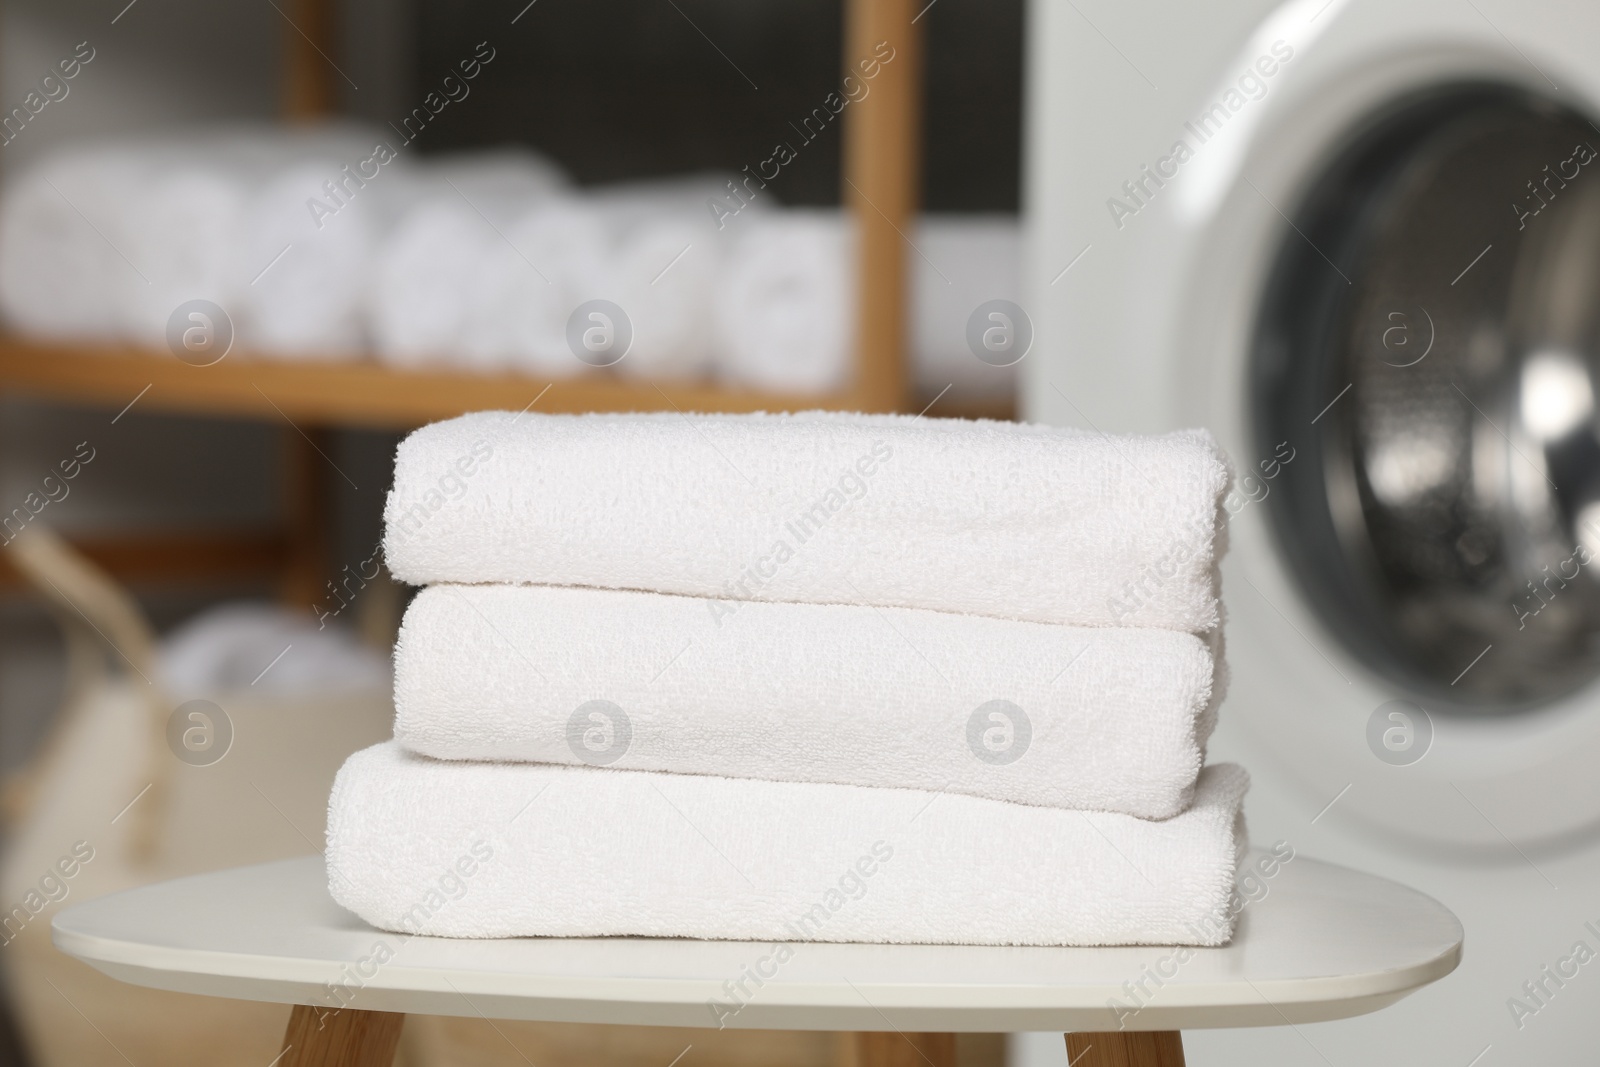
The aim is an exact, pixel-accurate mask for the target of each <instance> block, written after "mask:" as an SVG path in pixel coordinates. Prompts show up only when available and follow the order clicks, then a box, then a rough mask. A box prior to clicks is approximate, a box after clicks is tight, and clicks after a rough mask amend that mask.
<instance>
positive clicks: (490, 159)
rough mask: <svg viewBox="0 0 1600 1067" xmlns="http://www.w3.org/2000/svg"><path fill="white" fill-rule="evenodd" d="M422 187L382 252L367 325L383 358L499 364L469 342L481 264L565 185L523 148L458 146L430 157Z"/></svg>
mask: <svg viewBox="0 0 1600 1067" xmlns="http://www.w3.org/2000/svg"><path fill="white" fill-rule="evenodd" d="M416 181H417V185H418V187H419V193H418V196H417V199H416V202H415V203H413V204H411V205H409V206H408V207H407V208H406V209H405V211H404V213H403V214H402V216H401V218H400V219H399V221H398V222H397V223H396V225H395V227H394V231H393V232H392V233H391V234H390V235H389V236H388V237H387V238H386V239H385V240H384V242H383V245H382V247H381V248H380V250H379V252H378V254H377V262H376V266H375V268H374V282H373V287H372V301H371V333H372V338H373V343H374V345H375V347H376V349H377V353H378V356H379V358H380V359H382V360H384V361H385V362H387V363H391V364H394V365H397V366H407V367H410V366H419V365H424V364H430V363H456V364H465V365H468V366H471V365H474V364H476V365H480V366H484V367H494V366H496V365H503V364H504V363H505V362H506V360H505V358H504V353H501V354H499V355H493V354H491V353H492V352H493V346H492V345H489V344H483V345H480V346H469V345H468V344H467V341H466V337H467V334H468V330H469V325H470V323H471V316H472V315H473V314H474V312H475V310H477V309H476V307H475V299H476V298H475V294H474V290H475V288H476V286H477V285H478V272H479V270H480V269H481V268H482V265H483V262H484V260H485V258H486V257H490V256H493V255H494V254H495V246H496V245H502V244H504V243H505V241H506V240H507V238H506V236H505V234H506V231H507V230H508V229H509V228H510V227H511V226H512V224H513V222H514V221H515V220H516V219H517V218H518V217H519V216H520V215H521V214H522V213H523V212H525V211H527V210H528V209H529V208H531V207H532V206H533V205H535V204H537V203H540V202H542V201H545V200H548V199H549V198H550V197H552V196H554V195H556V194H557V193H558V192H559V191H560V190H561V189H562V188H563V187H564V184H565V178H564V177H563V176H562V174H561V172H560V170H559V169H557V168H556V167H555V165H554V164H553V163H551V162H549V161H548V160H546V159H545V158H544V157H542V156H540V155H538V154H536V153H533V152H526V151H511V150H503V149H497V150H493V151H489V152H472V153H461V154H459V155H451V156H444V157H440V158H438V159H437V160H435V161H432V162H430V163H429V164H427V165H426V167H425V168H424V169H423V170H422V172H421V173H420V174H419V175H418V176H417V179H416Z"/></svg>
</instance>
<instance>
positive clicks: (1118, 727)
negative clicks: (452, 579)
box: [268, 585, 1212, 819]
mask: <svg viewBox="0 0 1600 1067" xmlns="http://www.w3.org/2000/svg"><path fill="white" fill-rule="evenodd" d="M268 654H269V655H270V654H271V653H270V652H269V653H268ZM1211 692H1212V662H1211V653H1210V650H1209V649H1208V648H1207V647H1206V645H1205V643H1204V642H1203V641H1202V640H1201V639H1200V638H1198V637H1195V636H1194V635H1192V634H1183V633H1175V632H1173V631H1171V630H1148V629H1146V630H1126V629H1114V628H1107V629H1089V628H1083V627H1070V626H1054V625H1047V624H1044V623H1032V622H1013V621H1011V620H1007V619H989V618H982V617H980V616H976V615H956V614H952V613H950V612H941V611H923V610H917V609H911V608H874V607H866V606H860V605H853V604H759V603H758V604H747V605H745V606H744V607H742V608H741V609H740V610H739V612H738V615H737V617H736V618H729V619H724V618H723V616H722V614H721V612H720V610H719V605H718V602H717V601H712V600H704V599H701V598H699V597H681V596H664V595H662V594H659V593H640V592H624V591H612V590H601V589H571V588H559V587H551V586H538V585H533V586H527V585H525V586H515V585H459V586H458V585H435V586H430V587H428V588H427V589H424V590H423V591H422V592H421V593H419V594H417V597H416V598H415V599H414V600H413V601H412V602H411V606H410V608H409V609H408V610H407V611H406V616H405V623H404V625H403V626H402V627H401V630H400V639H399V642H398V643H397V645H396V653H395V713H396V714H395V727H394V736H395V739H396V740H397V741H399V742H400V743H401V744H403V745H405V746H406V747H407V748H409V749H411V750H412V751H414V752H420V753H422V754H423V755H427V756H434V757H437V758H440V759H487V760H532V761H537V762H541V763H568V764H581V763H590V764H596V765H604V766H608V767H618V768H625V769H632V770H649V771H676V772H680V773H686V774H718V775H724V776H726V777H730V778H762V779H766V780H769V781H784V782H835V783H839V784H844V785H869V786H891V787H898V788H905V789H927V790H930V791H933V792H939V791H941V790H943V791H948V792H951V793H965V794H968V795H972V796H984V797H991V798H993V799H996V800H1009V801H1014V802H1017V803H1022V804H1041V805H1045V806H1049V807H1057V808H1082V809H1087V810H1091V811H1120V812H1124V813H1126V814H1129V815H1138V816H1141V817H1143V818H1149V819H1165V818H1169V817H1171V816H1173V815H1176V814H1177V813H1178V812H1180V811H1182V810H1183V809H1184V808H1186V807H1187V806H1188V804H1189V801H1190V799H1191V797H1192V795H1193V792H1194V782H1195V776H1196V775H1198V774H1199V773H1200V764H1201V761H1202V758H1203V755H1204V747H1205V741H1206V738H1205V735H1204V734H1203V733H1202V730H1206V731H1209V728H1210V726H1211V722H1210V720H1209V718H1207V719H1204V720H1202V713H1203V712H1204V711H1205V709H1206V708H1207V707H1208V706H1209V704H1210V700H1211ZM596 731H598V733H596ZM597 738H598V739H597Z"/></svg>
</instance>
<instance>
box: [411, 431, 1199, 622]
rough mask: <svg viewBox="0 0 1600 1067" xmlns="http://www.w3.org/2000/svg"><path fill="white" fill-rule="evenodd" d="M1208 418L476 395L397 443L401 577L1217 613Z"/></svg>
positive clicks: (1166, 617) (1111, 615) (1134, 612)
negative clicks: (558, 404) (1165, 430)
mask: <svg viewBox="0 0 1600 1067" xmlns="http://www.w3.org/2000/svg"><path fill="white" fill-rule="evenodd" d="M1227 481H1228V470H1227V467H1226V464H1225V462H1224V460H1223V458H1222V456H1221V455H1220V454H1219V453H1218V451H1217V448H1216V445H1215V444H1214V443H1213V442H1212V439H1211V436H1210V434H1208V433H1206V432H1205V431H1203V430H1190V431H1183V432H1179V433H1171V434H1165V435H1161V436H1154V437H1140V436H1108V435H1105V434H1100V433H1096V432H1092V431H1086V430H1073V429H1061V428H1055V427H1046V426H1030V425H1018V424H1015V423H1002V422H989V421H978V422H969V421H964V420H957V419H929V418H917V417H913V416H907V415H859V414H837V413H826V412H805V413H802V414H798V415H765V414H757V415H692V416H686V415H683V414H679V413H678V412H665V413H657V414H643V415H539V414H534V413H532V412H529V413H527V414H517V413H513V412H496V411H488V412H477V413H474V414H471V415H464V416H462V417H460V418H457V419H451V420H448V421H446V422H440V423H435V424H433V425H431V426H426V427H423V428H422V429H420V430H417V431H416V432H415V433H413V434H411V435H410V436H409V437H407V438H406V439H405V440H404V441H402V442H401V444H400V448H399V450H398V453H397V455H396V459H395V481H394V488H393V489H392V490H391V492H390V494H389V499H388V502H387V504H386V505H385V509H384V518H385V523H386V526H387V530H386V533H385V537H384V554H385V557H386V558H387V560H388V563H389V567H390V569H391V570H392V571H393V572H394V574H395V575H396V576H397V577H398V578H399V579H400V580H401V581H405V582H410V583H412V584H414V585H426V584H429V583H433V582H474V583H478V582H527V583H538V584H545V585H586V586H598V587H602V588H610V589H649V590H654V591H657V592H665V593H680V594H685V595H690V596H705V597H715V598H722V599H726V600H728V601H750V600H763V601H803V602H811V603H841V604H842V603H855V604H875V605H878V606H889V605H895V606H900V607H914V608H931V609H934V610H941V611H957V612H966V613H969V614H974V615H992V616H998V617H1001V618H1016V619H1028V620H1032V621H1035V622H1056V623H1069V624H1073V625H1079V626H1145V627H1160V628H1164V629H1170V630H1185V631H1190V632H1200V631H1204V630H1210V629H1212V628H1213V627H1214V626H1216V625H1217V622H1218V608H1217V592H1216V580H1215V570H1214V564H1215V559H1214V558H1213V557H1214V556H1215V555H1216V550H1217V543H1216V541H1217V539H1216V533H1217V530H1218V525H1217V511H1218V500H1219V498H1220V496H1221V494H1222V492H1223V490H1224V488H1225V487H1226V485H1227Z"/></svg>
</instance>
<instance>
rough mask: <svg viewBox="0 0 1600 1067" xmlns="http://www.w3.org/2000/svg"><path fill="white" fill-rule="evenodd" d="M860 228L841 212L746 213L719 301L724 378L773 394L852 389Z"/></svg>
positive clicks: (719, 359)
mask: <svg viewBox="0 0 1600 1067" xmlns="http://www.w3.org/2000/svg"><path fill="white" fill-rule="evenodd" d="M852 234H853V230H852V228H851V227H849V226H847V225H846V224H845V222H844V220H843V218H842V216H841V215H840V214H839V212H837V211H824V210H798V209H795V210H788V211H781V212H767V213H755V214H752V215H750V216H749V217H748V218H745V217H744V216H743V214H742V213H741V217H740V219H739V221H738V224H737V225H736V226H735V227H733V228H732V237H731V242H730V247H729V249H728V255H727V259H726V261H725V262H726V266H725V268H724V270H723V281H722V284H721V285H720V286H719V287H718V291H717V293H716V296H715V298H714V299H713V300H712V324H713V331H714V343H715V360H716V369H717V374H718V375H719V376H720V377H721V378H723V379H724V380H726V381H729V382H732V383H734V384H737V385H741V386H745V387H748V388H752V389H764V390H770V391H774V392H798V393H825V392H830V391H832V390H836V389H841V388H844V387H845V386H846V385H848V384H849V374H850V366H851V356H852V351H853V349H852V345H853V342H854V337H855V306H856V305H855V293H856V289H857V286H856V282H855V254H854V245H855V242H854V239H853V236H852Z"/></svg>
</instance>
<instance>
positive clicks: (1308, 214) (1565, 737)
mask: <svg viewBox="0 0 1600 1067" xmlns="http://www.w3.org/2000/svg"><path fill="white" fill-rule="evenodd" d="M1029 18H1030V22H1029V30H1028V40H1029V45H1028V47H1029V54H1028V57H1027V61H1028V73H1027V86H1028V89H1027V120H1026V123H1027V125H1026V131H1027V132H1026V137H1025V143H1026V152H1027V155H1028V158H1027V161H1026V163H1025V173H1026V188H1025V193H1024V205H1025V207H1024V211H1025V226H1026V232H1027V240H1028V248H1027V253H1026V255H1027V265H1026V269H1025V271H1024V275H1025V279H1026V281H1027V284H1028V288H1027V290H1026V297H1025V303H1024V310H1025V311H1026V312H1027V314H1028V315H1029V317H1030V318H1031V319H1032V322H1033V326H1034V336H1035V340H1034V345H1033V349H1032V350H1031V351H1030V353H1029V354H1028V356H1027V358H1026V359H1025V360H1024V362H1023V365H1022V371H1023V377H1024V402H1023V407H1024V411H1025V414H1026V416H1027V417H1028V418H1030V419H1033V420H1037V421H1042V422H1048V423H1056V424H1064V425H1066V424H1070V425H1078V426H1085V427H1092V428H1094V429H1097V430H1100V431H1104V432H1107V433H1112V432H1125V431H1160V430H1167V429H1173V428H1177V427H1186V426H1204V427H1208V428H1209V429H1210V430H1211V431H1212V432H1213V433H1214V434H1215V435H1216V437H1217V439H1218V441H1219V442H1220V443H1221V445H1222V446H1223V447H1224V448H1225V449H1226V451H1227V452H1228V453H1229V455H1230V456H1231V457H1232V460H1233V462H1234V465H1235V468H1236V472H1237V483H1236V489H1235V492H1234V494H1233V496H1231V497H1230V499H1229V501H1228V502H1227V506H1226V508H1225V510H1226V512H1227V515H1228V518H1227V527H1228V531H1227V536H1228V542H1229V547H1228V555H1227V558H1226V561H1225V563H1224V565H1223V568H1222V573H1223V594H1224V601H1225V604H1226V607H1227V613H1228V620H1227V625H1226V631H1225V632H1226V638H1227V653H1228V659H1229V663H1230V665H1231V668H1232V681H1231V686H1230V690H1229V693H1228V696H1227V699H1226V702H1225V703H1224V705H1223V710H1222V717H1221V725H1220V726H1219V729H1218V732H1217V734H1216V736H1215V739H1214V742H1213V744H1212V748H1211V753H1210V755H1211V758H1213V759H1231V760H1237V761H1239V762H1241V763H1243V764H1245V765H1246V766H1247V767H1248V768H1249V770H1250V772H1251V774H1252V777H1253V781H1254V785H1253V789H1252V792H1251V794H1250V797H1249V799H1248V802H1247V806H1246V811H1247V817H1248V820H1249V825H1250V829H1251V836H1252V837H1253V838H1254V839H1255V841H1256V842H1257V843H1268V844H1270V843H1272V842H1274V841H1277V840H1284V841H1288V842H1290V843H1291V844H1292V845H1293V846H1294V848H1295V850H1296V852H1297V853H1298V854H1304V855H1311V856H1317V857H1319V858H1323V859H1328V860H1331V861H1334V862H1341V863H1345V864H1348V865H1351V866H1354V867H1359V868H1362V869H1366V870H1370V871H1374V872H1377V873H1380V874H1384V875H1387V876H1389V877H1392V878H1395V879H1397V880H1399V881H1402V882H1405V883H1407V884H1410V885H1413V886H1416V887H1418V888H1419V889H1421V890H1423V891H1424V892H1427V893H1429V894H1431V895H1433V896H1435V897H1437V898H1438V899H1439V900H1441V901H1443V902H1444V903H1445V904H1447V905H1448V906H1449V907H1451V908H1452V909H1453V910H1454V911H1455V912H1456V914H1457V915H1459V916H1460V917H1461V919H1462V921H1463V923H1464V925H1465V928H1466V950H1465V959H1464V962H1463V963H1462V965H1461V967H1460V969H1459V970H1458V971H1457V972H1456V973H1455V974H1454V975H1452V976H1451V977H1449V978H1448V979H1446V980H1444V981H1442V982H1440V983H1438V984H1437V985H1435V986H1432V987H1429V988H1427V989H1425V990H1423V991H1421V992H1419V993H1417V994H1416V995H1414V996H1412V997H1410V998H1409V999H1407V1000H1405V1001H1403V1002H1401V1003H1400V1004H1398V1005H1396V1006H1394V1007H1392V1008H1390V1009H1388V1010H1385V1011H1382V1012H1379V1013H1377V1014H1374V1015H1371V1016H1366V1017H1362V1018H1359V1019H1353V1020H1347V1021H1343V1022H1335V1023H1325V1024H1319V1025H1314V1026H1301V1027H1298V1028H1289V1027H1284V1028H1281V1029H1272V1030H1257V1031H1194V1032H1192V1033H1190V1034H1188V1035H1186V1037H1187V1045H1188V1049H1189V1055H1190V1062H1191V1064H1195V1065H1200V1067H1204V1065H1207V1064H1224V1063H1226V1064H1229V1065H1231V1067H1240V1065H1252V1064H1263V1065H1264V1064H1274V1065H1283V1064H1334V1065H1340V1067H1343V1065H1346V1064H1349V1065H1357V1064H1389V1063H1395V1064H1398V1063H1407V1064H1411V1063H1416V1064H1439V1065H1446V1067H1503V1065H1508V1064H1526V1065H1538V1067H1557V1065H1571V1067H1579V1065H1585V1067H1592V1065H1594V1064H1597V1063H1600V412H1597V407H1596V404H1597V401H1596V394H1597V390H1600V128H1597V126H1596V122H1597V121H1600V5H1592V4H1580V3H1570V2H1563V3H1549V2H1541V0H1519V2H1511V0H1437V2H1435V0H1398V2H1397V0H1295V2H1292V3H1287V4H1274V3H1269V2H1262V0H1226V2H1217V3H1211V4H1204V5H1200V4H1190V3H1180V2H1177V0H1170V2H1169V0H1135V2H1132V3H1123V2H1113V0H1070V2H1068V0H1035V2H1034V3H1033V4H1032V6H1031V8H1030V12H1029ZM1128 577H1129V581H1130V582H1137V581H1138V579H1139V578H1140V576H1139V575H1137V574H1130V575H1129V576H1128ZM1048 1047H1052V1048H1053V1046H1048ZM1026 1058H1027V1057H1023V1059H1024V1060H1026ZM1059 1061H1060V1057H1059V1055H1055V1054H1051V1055H1050V1056H1047V1057H1046V1058H1036V1060H1035V1062H1039V1063H1046V1062H1059Z"/></svg>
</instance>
